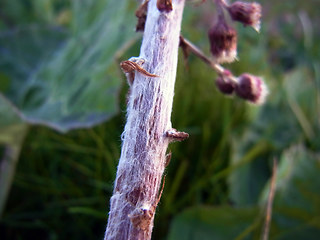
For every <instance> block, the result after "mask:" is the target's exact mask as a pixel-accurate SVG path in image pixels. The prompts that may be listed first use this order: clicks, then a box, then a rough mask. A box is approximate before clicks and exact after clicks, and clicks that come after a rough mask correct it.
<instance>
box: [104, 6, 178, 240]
mask: <svg viewBox="0 0 320 240" xmlns="http://www.w3.org/2000/svg"><path fill="white" fill-rule="evenodd" d="M183 7H184V0H173V10H172V11H171V12H169V13H165V12H159V10H158V9H157V7H156V0H150V2H149V7H148V14H147V21H146V26H145V31H144V36H143V41H142V46H141V50H140V56H139V58H142V59H144V60H145V62H144V63H143V65H142V67H143V68H144V69H145V70H146V71H147V72H149V73H152V74H155V75H158V76H159V77H148V76H145V75H143V74H141V73H139V72H137V71H136V72H135V80H134V82H133V84H132V86H131V94H130V97H129V102H128V108H127V123H126V126H125V130H124V132H123V135H122V138H123V143H122V150H121V157H120V160H119V165H118V170H117V177H116V181H115V186H114V192H113V196H112V197H111V200H110V212H109V219H108V225H107V229H106V233H105V239H108V240H111V239H112V240H113V239H116V240H127V239H139V240H140V239H141V240H146V239H151V233H152V228H153V219H154V213H155V209H156V206H157V204H158V201H159V197H160V196H159V192H160V186H161V179H162V175H163V172H164V168H165V164H166V150H167V147H168V144H169V142H170V141H172V139H171V138H169V137H168V135H167V134H166V133H167V131H170V130H171V128H172V127H171V121H170V118H171V111H172V101H173V95H174V83H175V78H176V70H177V60H178V46H179V35H180V27H181V19H182V13H183Z"/></svg>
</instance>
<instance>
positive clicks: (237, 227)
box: [168, 206, 259, 240]
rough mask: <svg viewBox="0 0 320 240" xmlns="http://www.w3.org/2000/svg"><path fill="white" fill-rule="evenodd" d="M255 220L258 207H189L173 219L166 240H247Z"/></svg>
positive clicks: (255, 222) (256, 219) (255, 225)
mask: <svg viewBox="0 0 320 240" xmlns="http://www.w3.org/2000/svg"><path fill="white" fill-rule="evenodd" d="M258 218H259V211H258V208H232V207H227V206H226V207H219V208H213V207H204V206H200V207H193V208H190V209H188V210H185V211H183V212H182V213H180V214H179V215H177V216H176V217H175V218H174V219H173V222H172V225H171V228H170V232H169V237H168V239H169V240H176V239H184V240H193V239H194V240H198V239H201V240H213V239H214V240H219V239H221V240H222V239H223V240H224V239H235V238H238V239H248V237H249V235H251V232H252V231H253V230H254V229H255V228H256V227H257V226H258V224H259V222H258Z"/></svg>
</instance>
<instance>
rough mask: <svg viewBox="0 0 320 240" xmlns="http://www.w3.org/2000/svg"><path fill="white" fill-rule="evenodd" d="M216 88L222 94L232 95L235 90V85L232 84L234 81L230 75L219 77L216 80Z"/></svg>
mask: <svg viewBox="0 0 320 240" xmlns="http://www.w3.org/2000/svg"><path fill="white" fill-rule="evenodd" d="M216 86H217V88H218V89H219V90H220V92H222V93H223V94H226V95H231V94H232V93H233V91H234V89H235V83H234V82H232V80H231V79H230V78H229V77H228V75H227V74H226V75H222V74H221V75H219V77H218V78H217V80H216Z"/></svg>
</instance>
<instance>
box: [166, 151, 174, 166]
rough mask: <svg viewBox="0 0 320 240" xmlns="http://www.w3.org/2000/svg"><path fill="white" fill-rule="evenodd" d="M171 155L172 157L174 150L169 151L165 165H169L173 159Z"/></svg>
mask: <svg viewBox="0 0 320 240" xmlns="http://www.w3.org/2000/svg"><path fill="white" fill-rule="evenodd" d="M171 157H172V152H169V153H168V154H167V155H166V163H165V167H168V165H169V163H170V161H171Z"/></svg>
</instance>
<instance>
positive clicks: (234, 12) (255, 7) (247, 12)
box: [228, 1, 261, 32]
mask: <svg viewBox="0 0 320 240" xmlns="http://www.w3.org/2000/svg"><path fill="white" fill-rule="evenodd" d="M228 11H229V13H230V16H231V18H232V20H234V21H238V22H241V23H243V24H244V25H249V26H251V27H253V28H254V29H255V30H256V31H257V32H259V30H260V18H261V5H260V4H259V3H256V2H253V3H248V2H241V1H237V2H234V3H232V4H231V5H230V6H229V7H228Z"/></svg>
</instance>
